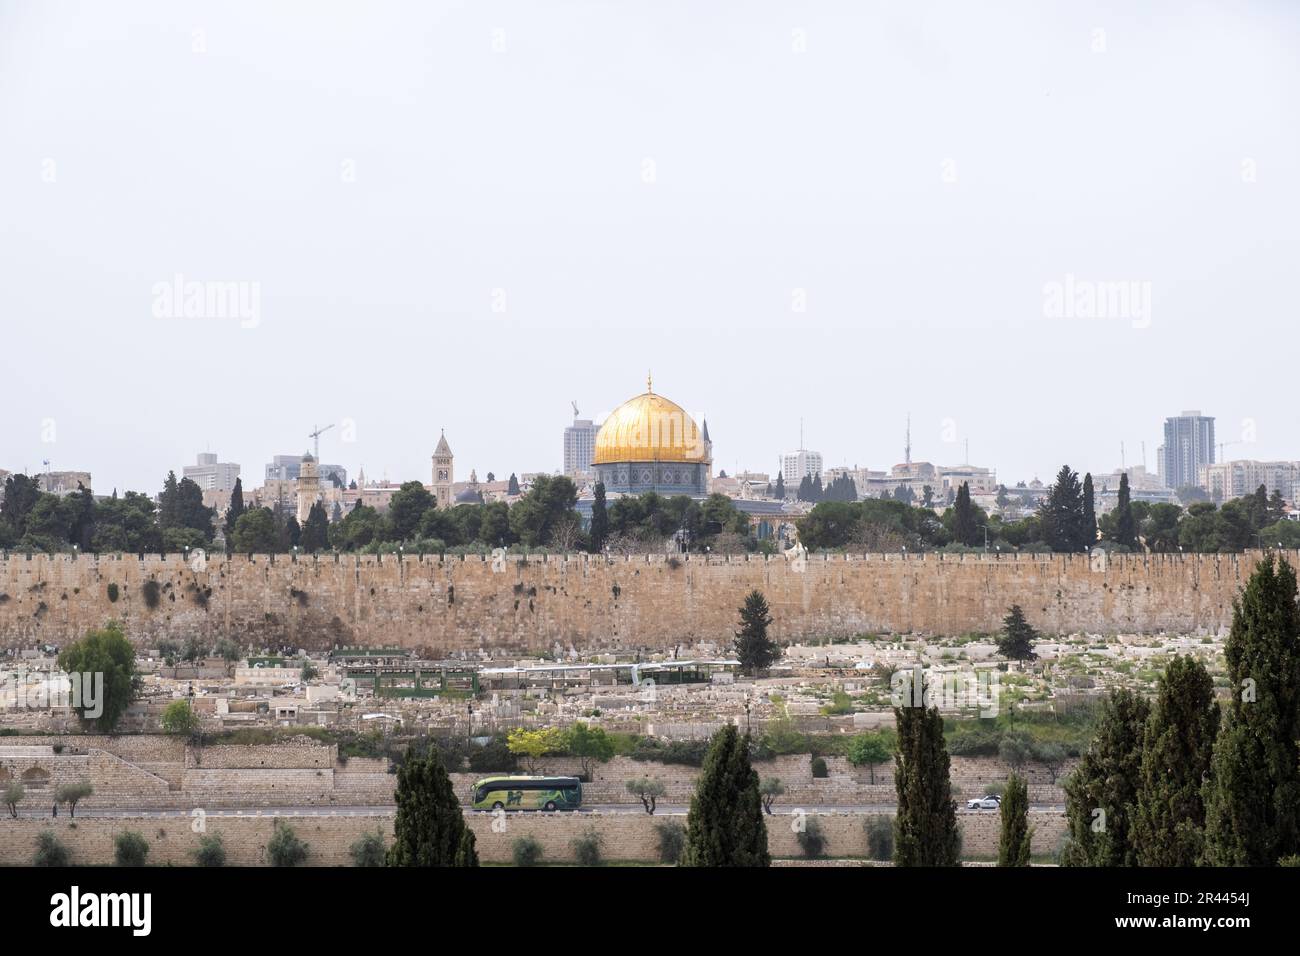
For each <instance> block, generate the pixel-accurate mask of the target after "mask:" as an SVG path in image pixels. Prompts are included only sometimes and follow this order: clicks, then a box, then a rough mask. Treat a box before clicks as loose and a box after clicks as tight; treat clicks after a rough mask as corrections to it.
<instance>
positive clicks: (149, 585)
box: [140, 578, 162, 611]
mask: <svg viewBox="0 0 1300 956" xmlns="http://www.w3.org/2000/svg"><path fill="white" fill-rule="evenodd" d="M140 593H141V594H143V595H144V605H145V607H147V608H149V610H151V611H152V610H153V609H154V608H156V607H157V606H158V602H159V600H160V599H161V598H162V588H161V587H160V586H159V584H158V582H157V581H155V580H154V579H153V578H150V579H149V580H148V581H146V582H144V585H143V586H142V587H141V588H140Z"/></svg>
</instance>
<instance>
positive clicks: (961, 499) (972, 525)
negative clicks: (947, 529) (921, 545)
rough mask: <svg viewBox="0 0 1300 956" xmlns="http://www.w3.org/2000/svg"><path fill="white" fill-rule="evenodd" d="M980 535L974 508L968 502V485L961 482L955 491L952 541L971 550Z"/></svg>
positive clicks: (969, 501)
mask: <svg viewBox="0 0 1300 956" xmlns="http://www.w3.org/2000/svg"><path fill="white" fill-rule="evenodd" d="M980 535H981V532H980V528H979V524H978V523H977V522H976V520H975V506H974V505H972V504H971V500H970V485H969V484H967V483H966V482H964V481H963V482H962V483H961V486H960V487H958V489H957V500H956V502H955V503H954V504H953V517H952V536H953V540H955V541H957V542H959V543H961V544H964V545H966V546H967V547H971V548H973V547H974V546H975V545H976V544H977V543H978V541H979V538H980Z"/></svg>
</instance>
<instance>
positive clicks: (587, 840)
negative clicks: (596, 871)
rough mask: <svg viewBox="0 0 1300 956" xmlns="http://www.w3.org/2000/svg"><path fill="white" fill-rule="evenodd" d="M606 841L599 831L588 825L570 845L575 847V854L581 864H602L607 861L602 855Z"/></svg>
mask: <svg viewBox="0 0 1300 956" xmlns="http://www.w3.org/2000/svg"><path fill="white" fill-rule="evenodd" d="M604 843H605V838H604V837H603V836H601V835H600V834H599V833H597V832H596V830H595V828H594V827H588V828H587V829H586V830H584V831H583V832H582V835H581V836H579V837H575V838H574V839H573V841H572V842H571V843H570V844H569V845H570V846H572V847H573V855H574V857H575V858H576V859H577V861H578V864H579V865H580V866H600V865H601V864H602V863H604V862H605V861H604V860H602V859H601V855H600V848H601V846H602V845H604Z"/></svg>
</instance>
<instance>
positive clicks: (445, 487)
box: [433, 431, 455, 508]
mask: <svg viewBox="0 0 1300 956" xmlns="http://www.w3.org/2000/svg"><path fill="white" fill-rule="evenodd" d="M454 460H455V456H454V455H452V453H451V446H450V445H448V444H447V433H446V432H445V431H444V432H443V433H442V437H441V438H439V439H438V447H437V448H435V449H434V450H433V497H434V499H435V500H436V501H437V502H438V507H439V508H450V507H451V483H452V480H453V478H454V475H455V472H454V471H453V469H452V462H453V461H454Z"/></svg>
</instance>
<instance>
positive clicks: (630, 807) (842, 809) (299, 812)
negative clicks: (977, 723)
mask: <svg viewBox="0 0 1300 956" xmlns="http://www.w3.org/2000/svg"><path fill="white" fill-rule="evenodd" d="M688 809H690V808H689V807H687V806H685V805H679V806H670V805H666V804H660V805H659V806H658V807H657V808H656V811H655V812H656V813H665V814H668V813H685V812H686V811H687V810H688ZM774 809H775V810H776V812H777V813H789V812H790V811H792V810H805V811H807V812H809V813H893V812H894V811H895V810H896V809H897V807H896V806H895V805H894V804H892V803H890V804H857V805H844V804H836V805H833V806H799V805H796V804H782V803H778V804H777V805H776V807H775V808H774ZM958 809H964V804H961V803H959V804H958ZM1031 809H1034V810H1055V811H1057V812H1063V811H1064V810H1065V807H1064V806H1060V805H1052V804H1034V805H1032V807H1031ZM205 812H206V814H207V816H209V817H382V816H392V814H393V812H394V808H393V807H391V806H388V807H292V806H287V807H261V808H257V809H253V808H250V809H244V810H240V809H231V808H215V809H212V810H206V811H205ZM465 812H466V813H472V812H474V811H472V810H466V811H465ZM520 812H527V811H520ZM576 812H578V813H593V812H600V813H631V814H637V813H645V810H644V809H642V807H641V805H640V804H639V803H607V804H594V805H589V806H585V807H583V808H582V809H581V810H578V811H576ZM971 812H972V813H976V812H978V813H997V812H998V811H996V810H980V811H971ZM18 816H19V817H20V818H22V819H37V818H44V819H50V813H49V811H40V810H33V809H30V808H22V809H20V810H19V811H18ZM67 816H68V812H67V808H66V807H61V808H60V809H59V816H58V818H57V819H60V820H64V819H67ZM189 816H190V811H189V810H170V809H169V810H157V809H136V810H132V809H111V810H110V809H94V808H90V807H86V808H84V809H81V810H78V811H77V816H76V819H107V820H115V819H154V818H157V819H167V818H180V817H189ZM0 822H3V821H0Z"/></svg>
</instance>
